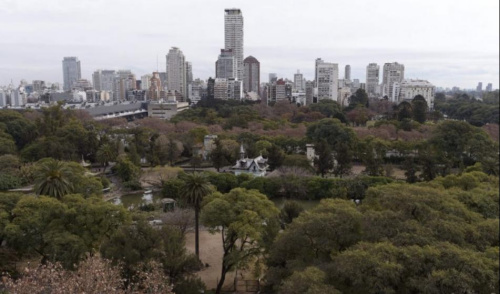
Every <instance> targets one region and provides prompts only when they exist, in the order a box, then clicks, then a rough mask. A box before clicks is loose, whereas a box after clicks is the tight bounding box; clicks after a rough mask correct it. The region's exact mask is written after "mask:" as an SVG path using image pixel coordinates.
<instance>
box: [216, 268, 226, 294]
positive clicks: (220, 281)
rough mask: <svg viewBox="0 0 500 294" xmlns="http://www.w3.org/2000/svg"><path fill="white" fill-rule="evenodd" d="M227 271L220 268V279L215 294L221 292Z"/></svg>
mask: <svg viewBox="0 0 500 294" xmlns="http://www.w3.org/2000/svg"><path fill="white" fill-rule="evenodd" d="M227 271H228V269H227V268H226V267H224V266H222V271H221V277H220V280H219V283H218V284H217V289H216V290H215V294H220V293H221V291H222V286H224V281H225V280H226V274H227Z"/></svg>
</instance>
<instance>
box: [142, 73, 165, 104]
mask: <svg viewBox="0 0 500 294" xmlns="http://www.w3.org/2000/svg"><path fill="white" fill-rule="evenodd" d="M146 76H150V78H148V84H149V89H148V92H147V97H148V100H153V101H159V100H161V99H166V98H167V95H166V92H165V90H164V89H163V87H162V84H161V79H160V74H159V73H158V72H153V74H152V75H146ZM143 77H144V76H143Z"/></svg>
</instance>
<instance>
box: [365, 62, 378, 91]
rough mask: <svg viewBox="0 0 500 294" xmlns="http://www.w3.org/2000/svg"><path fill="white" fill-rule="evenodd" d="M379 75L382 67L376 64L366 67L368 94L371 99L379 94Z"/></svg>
mask: <svg viewBox="0 0 500 294" xmlns="http://www.w3.org/2000/svg"><path fill="white" fill-rule="evenodd" d="M379 75H380V66H379V65H378V64H376V63H370V64H368V66H366V93H367V94H368V96H369V97H375V96H377V95H378V94H379V92H378V90H379Z"/></svg>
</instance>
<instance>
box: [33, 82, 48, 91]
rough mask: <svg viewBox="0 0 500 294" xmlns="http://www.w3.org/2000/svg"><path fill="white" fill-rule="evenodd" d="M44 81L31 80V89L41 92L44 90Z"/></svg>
mask: <svg viewBox="0 0 500 294" xmlns="http://www.w3.org/2000/svg"><path fill="white" fill-rule="evenodd" d="M45 88H46V87H45V81H40V80H34V81H33V91H35V92H43V90H45Z"/></svg>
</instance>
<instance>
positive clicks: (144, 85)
mask: <svg viewBox="0 0 500 294" xmlns="http://www.w3.org/2000/svg"><path fill="white" fill-rule="evenodd" d="M153 74H154V73H153ZM152 77H153V75H152V74H145V75H143V76H141V90H149V87H151V78H152ZM158 78H159V77H158Z"/></svg>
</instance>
